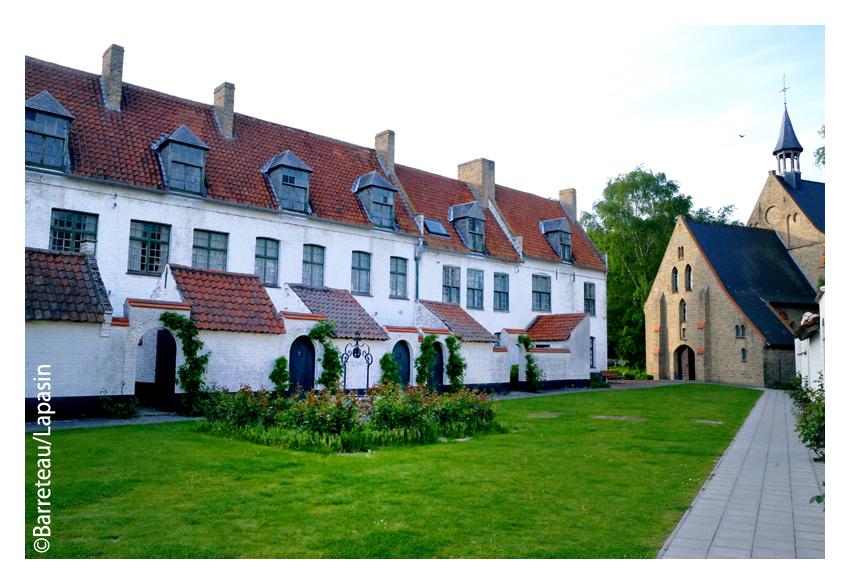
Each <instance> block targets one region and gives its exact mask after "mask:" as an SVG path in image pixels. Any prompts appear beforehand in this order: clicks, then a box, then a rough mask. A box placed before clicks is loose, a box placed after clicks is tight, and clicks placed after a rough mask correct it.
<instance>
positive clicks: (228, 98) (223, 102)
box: [213, 81, 236, 138]
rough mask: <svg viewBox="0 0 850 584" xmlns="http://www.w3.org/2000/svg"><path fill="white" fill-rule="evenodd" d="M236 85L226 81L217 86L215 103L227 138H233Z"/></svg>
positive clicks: (219, 121) (222, 129)
mask: <svg viewBox="0 0 850 584" xmlns="http://www.w3.org/2000/svg"><path fill="white" fill-rule="evenodd" d="M235 95H236V86H235V85H233V84H232V83H228V82H227V81H225V82H224V83H222V84H221V85H219V86H218V87H216V88H215V94H214V100H213V105H214V107H215V114H216V115H217V116H218V123H219V124H221V131H222V133H223V134H224V137H225V138H233V101H234V97H235Z"/></svg>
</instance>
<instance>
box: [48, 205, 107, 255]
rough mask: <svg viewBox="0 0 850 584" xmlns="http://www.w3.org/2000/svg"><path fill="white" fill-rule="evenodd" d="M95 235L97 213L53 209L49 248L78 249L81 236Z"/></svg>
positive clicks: (59, 249)
mask: <svg viewBox="0 0 850 584" xmlns="http://www.w3.org/2000/svg"><path fill="white" fill-rule="evenodd" d="M85 235H89V236H91V237H92V238H95V239H96V237H97V215H89V214H87V213H76V212H74V211H61V210H57V209H54V210H53V211H52V212H51V216H50V249H51V250H53V251H80V242H81V241H82V239H83V236H85Z"/></svg>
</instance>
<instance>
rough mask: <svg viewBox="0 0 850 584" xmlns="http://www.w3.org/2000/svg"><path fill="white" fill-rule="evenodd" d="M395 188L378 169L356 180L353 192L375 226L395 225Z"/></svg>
mask: <svg viewBox="0 0 850 584" xmlns="http://www.w3.org/2000/svg"><path fill="white" fill-rule="evenodd" d="M397 190H398V189H397V188H395V187H394V186H393V185H392V184H391V183H390V182H389V181H388V180H387V179H385V178H384V177H382V176H381V175H380V174H378V173H377V172H376V171H372V172H370V173H369V174H364V175H363V176H361V177H360V178H358V179H357V180H355V181H354V184H353V185H352V186H351V192H352V193H354V194H356V195H357V198H359V199H360V202H361V203H363V208H364V209H366V214H367V215H368V216H369V219H371V220H372V224H374V225H375V227H384V228H387V229H393V228H394V227H395V192H396V191H397Z"/></svg>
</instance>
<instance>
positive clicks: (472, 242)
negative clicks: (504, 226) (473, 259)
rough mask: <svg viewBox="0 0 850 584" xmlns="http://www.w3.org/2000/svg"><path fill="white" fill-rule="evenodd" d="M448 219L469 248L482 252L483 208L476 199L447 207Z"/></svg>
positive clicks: (484, 219)
mask: <svg viewBox="0 0 850 584" xmlns="http://www.w3.org/2000/svg"><path fill="white" fill-rule="evenodd" d="M449 221H451V223H452V224H453V225H454V226H455V229H457V232H458V233H459V234H460V236H461V237H462V238H463V242H464V243H465V244H466V247H468V248H469V249H470V250H472V251H475V252H479V253H484V249H485V248H484V221H486V218H485V217H484V210H483V209H482V208H481V204H480V203H479V202H478V201H474V202H472V203H464V204H463V205H455V206H454V207H450V208H449Z"/></svg>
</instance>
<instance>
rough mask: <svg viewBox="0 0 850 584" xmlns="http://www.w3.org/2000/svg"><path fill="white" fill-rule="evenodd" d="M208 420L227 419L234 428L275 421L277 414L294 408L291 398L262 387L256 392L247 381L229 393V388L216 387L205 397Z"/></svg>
mask: <svg viewBox="0 0 850 584" xmlns="http://www.w3.org/2000/svg"><path fill="white" fill-rule="evenodd" d="M203 403H204V411H203V414H204V416H205V417H206V418H207V420H215V421H219V422H224V423H226V424H229V425H231V426H234V427H241V426H251V425H255V424H260V425H266V426H267V425H270V424H273V423H274V421H275V419H276V418H277V416H278V415H279V414H280V413H281V412H283V411H285V410H287V409H289V408H290V407H292V400H291V399H289V398H287V397H284V396H283V395H282V394H275V393H270V392H268V391H266V390H265V389H260V391H258V392H257V393H254V391H253V390H252V389H251V387H250V386H249V385H245V384H244V383H243V384H241V385H240V386H239V391H236V392H234V393H230V390H228V389H227V388H226V387H218V386H213V388H212V389H211V390H210V391H208V392H207V396H206V399H205V400H204V402H203Z"/></svg>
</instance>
